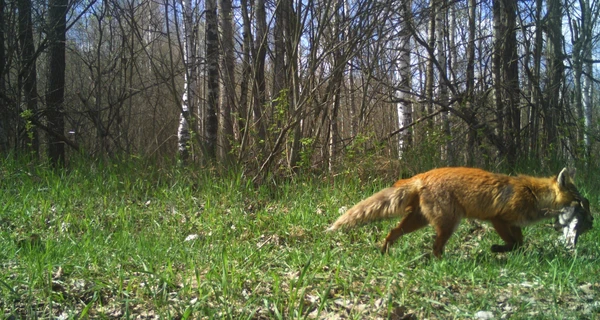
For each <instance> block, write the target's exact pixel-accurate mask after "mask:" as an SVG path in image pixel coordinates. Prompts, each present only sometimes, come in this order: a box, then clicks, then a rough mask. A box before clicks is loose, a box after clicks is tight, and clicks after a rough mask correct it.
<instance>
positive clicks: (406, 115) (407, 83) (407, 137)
mask: <svg viewBox="0 0 600 320" xmlns="http://www.w3.org/2000/svg"><path fill="white" fill-rule="evenodd" d="M411 7H412V1H411V0H409V1H407V3H403V4H402V7H401V10H402V11H401V13H400V14H401V17H400V19H401V21H402V22H401V25H400V26H399V28H400V34H399V35H398V37H399V41H400V57H399V66H398V71H399V73H400V86H399V87H400V90H399V91H398V100H399V101H400V102H399V103H398V120H399V123H398V125H399V127H400V128H406V127H408V125H410V124H411V123H412V122H413V113H412V103H411V96H410V92H411V81H412V74H411V68H410V59H411V51H410V49H411V43H410V42H411V35H412V33H411V32H410V29H409V26H408V24H409V23H410V21H411V20H412V10H411ZM412 138H413V136H412V129H406V130H404V131H403V132H402V133H401V135H400V139H399V142H400V143H399V148H398V151H399V157H400V158H402V153H403V152H404V151H406V150H408V149H410V148H411V147H412V145H413V141H412V140H413V139H412Z"/></svg>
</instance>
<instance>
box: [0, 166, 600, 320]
mask: <svg viewBox="0 0 600 320" xmlns="http://www.w3.org/2000/svg"><path fill="white" fill-rule="evenodd" d="M204 171H205V170H202V169H197V170H192V169H181V168H174V169H167V170H165V169H157V168H154V167H153V166H151V165H146V164H144V163H143V162H140V161H130V162H124V163H119V164H116V165H106V166H103V165H98V164H81V165H73V166H72V167H71V168H70V169H69V170H67V171H65V172H55V171H52V170H50V169H48V168H46V167H44V166H42V165H39V166H35V165H23V164H20V163H16V162H11V161H5V162H3V163H2V166H1V167H0V175H1V182H0V192H1V202H0V263H1V264H2V268H0V316H2V317H10V316H14V317H17V318H33V317H40V318H54V317H62V318H80V317H86V316H87V317H93V318H125V317H136V316H145V317H149V318H153V317H156V318H159V317H160V318H188V317H189V318H219V319H220V318H229V319H244V318H250V319H277V318H280V319H304V318H334V317H335V316H339V317H341V318H351V319H364V318H377V317H379V318H394V317H395V318H400V317H402V316H406V315H407V314H413V315H415V316H416V317H417V318H419V319H420V318H430V319H432V318H438V319H448V318H473V317H474V316H475V315H476V313H477V312H479V311H487V312H491V314H493V315H494V316H495V317H496V318H501V317H503V316H504V317H510V318H519V319H524V318H548V319H555V318H571V319H574V318H594V317H597V316H598V312H600V304H599V303H598V301H599V300H600V280H598V279H600V278H599V277H598V263H599V252H600V250H599V249H598V247H597V245H596V239H598V236H599V232H598V230H597V228H596V229H593V230H592V231H591V232H589V233H587V234H585V235H583V236H582V238H581V240H580V243H579V245H578V249H577V251H576V252H574V253H573V252H568V251H567V250H565V249H564V248H563V247H562V246H561V245H560V244H559V243H558V242H557V238H558V233H557V232H555V231H554V230H553V229H552V227H551V226H550V224H549V223H546V224H544V223H542V224H539V225H536V226H533V227H530V228H527V229H526V230H525V238H526V245H525V248H524V250H523V251H522V252H517V253H508V254H493V253H491V252H490V251H489V247H490V246H491V245H492V243H496V242H498V241H499V238H498V236H497V235H496V234H495V233H494V232H493V231H492V230H491V229H490V228H489V227H488V226H487V225H486V224H471V223H468V222H464V223H463V224H462V225H461V227H459V229H458V231H457V233H456V234H455V235H454V236H453V237H452V238H451V239H450V241H449V243H448V245H447V247H446V253H445V256H444V258H443V259H442V260H436V259H430V258H429V257H428V254H429V253H430V251H431V245H432V242H433V241H432V239H433V236H434V233H433V230H432V229H431V228H426V229H424V230H423V231H419V232H416V233H414V234H410V235H408V236H406V237H404V238H401V239H400V240H399V241H398V242H397V243H396V244H395V245H394V246H393V247H392V249H391V252H390V254H389V255H387V256H382V255H381V254H380V253H379V251H378V249H379V245H380V242H381V240H382V239H383V238H384V237H385V235H386V233H387V231H388V230H389V229H390V228H391V227H393V225H394V223H395V222H394V221H388V222H379V223H374V224H371V225H368V226H365V227H363V228H359V229H355V230H349V231H342V232H335V233H325V232H324V230H325V229H326V227H327V226H328V225H329V224H330V223H331V222H332V221H333V220H334V219H335V218H336V217H337V216H338V215H339V213H338V210H339V208H340V207H342V206H350V205H352V204H354V203H355V202H357V201H358V200H360V199H362V198H364V197H365V196H368V195H370V194H372V193H373V192H374V191H376V190H378V189H379V188H382V187H384V186H386V185H387V184H391V182H392V181H381V180H377V181H376V182H370V181H360V179H358V178H356V177H352V176H343V177H342V176H339V177H336V178H335V179H325V180H323V179H318V178H316V177H315V178H308V177H307V178H294V179H289V180H287V181H283V182H282V181H278V182H273V181H271V182H269V183H265V184H263V185H260V186H252V184H251V183H250V182H249V178H248V177H245V176H244V175H243V174H241V173H239V172H229V173H221V174H217V173H205V172H204ZM582 190H584V191H585V190H586V188H585V186H582ZM586 194H587V193H586ZM587 196H588V197H589V198H590V200H591V203H592V210H594V209H596V208H598V197H597V195H596V194H593V192H590V193H589V194H587Z"/></svg>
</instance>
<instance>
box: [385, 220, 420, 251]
mask: <svg viewBox="0 0 600 320" xmlns="http://www.w3.org/2000/svg"><path fill="white" fill-rule="evenodd" d="M428 224H429V222H428V221H427V219H425V217H424V216H423V215H422V214H421V213H420V212H419V210H416V211H412V212H411V213H409V214H408V215H406V216H405V217H404V218H403V219H402V220H401V221H400V223H398V226H396V227H395V228H394V229H392V230H391V231H390V233H388V235H387V237H385V241H384V242H383V246H382V247H381V253H382V254H385V253H387V252H388V250H389V248H390V246H391V245H392V244H393V243H394V242H395V241H396V240H397V239H398V238H400V237H401V236H403V235H405V234H407V233H411V232H413V231H416V230H419V229H421V228H423V227H425V226H427V225H428Z"/></svg>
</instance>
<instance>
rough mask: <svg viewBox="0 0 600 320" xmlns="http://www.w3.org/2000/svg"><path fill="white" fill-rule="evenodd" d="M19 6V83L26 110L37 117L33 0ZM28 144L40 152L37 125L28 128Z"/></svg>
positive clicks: (27, 0)
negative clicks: (32, 18) (32, 19)
mask: <svg viewBox="0 0 600 320" xmlns="http://www.w3.org/2000/svg"><path fill="white" fill-rule="evenodd" d="M17 4H18V7H19V47H20V48H19V49H20V57H19V58H20V59H21V61H20V62H21V64H20V72H19V83H20V89H21V94H22V99H23V105H24V106H25V109H26V110H29V111H30V112H31V116H32V117H37V116H38V115H37V112H38V110H37V109H38V93H37V71H36V68H37V67H36V65H37V63H36V59H37V58H36V53H35V46H34V43H33V23H32V21H31V1H30V0H19V1H17ZM26 134H27V138H26V141H27V144H28V145H30V148H31V150H32V151H33V152H34V153H35V154H36V155H37V154H38V152H39V134H38V131H37V129H36V128H35V127H33V128H26Z"/></svg>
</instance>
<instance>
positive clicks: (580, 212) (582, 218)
mask: <svg viewBox="0 0 600 320" xmlns="http://www.w3.org/2000/svg"><path fill="white" fill-rule="evenodd" d="M560 211H561V212H560V214H559V215H558V216H557V217H556V221H555V222H554V229H556V230H557V231H561V230H562V232H563V234H562V236H561V241H562V242H563V243H564V245H565V246H566V247H567V248H569V249H574V248H575V246H576V245H577V240H578V239H579V236H581V235H582V234H584V233H585V232H587V231H589V230H590V229H592V226H593V225H594V217H593V216H592V213H591V211H590V202H589V200H588V199H587V198H585V197H582V198H581V200H580V201H573V203H571V206H568V207H565V208H563V209H562V210H560Z"/></svg>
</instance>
